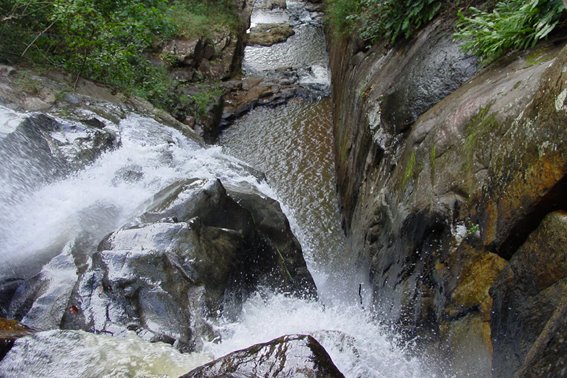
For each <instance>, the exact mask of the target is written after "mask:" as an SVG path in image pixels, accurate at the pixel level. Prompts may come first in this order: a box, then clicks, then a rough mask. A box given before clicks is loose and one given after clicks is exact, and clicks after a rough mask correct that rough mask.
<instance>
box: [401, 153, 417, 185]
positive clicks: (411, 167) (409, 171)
mask: <svg viewBox="0 0 567 378" xmlns="http://www.w3.org/2000/svg"><path fill="white" fill-rule="evenodd" d="M416 163H417V157H416V154H415V151H412V153H411V155H410V157H409V160H408V162H407V164H406V168H405V170H404V176H403V177H402V187H404V188H405V187H406V186H407V185H408V183H409V181H410V179H411V178H412V177H413V175H414V173H415V165H416Z"/></svg>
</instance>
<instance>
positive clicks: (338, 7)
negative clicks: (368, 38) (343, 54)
mask: <svg viewBox="0 0 567 378" xmlns="http://www.w3.org/2000/svg"><path fill="white" fill-rule="evenodd" d="M360 2H361V0H328V1H327V7H326V12H325V16H326V20H327V22H329V23H330V24H331V25H332V26H333V28H334V30H335V31H337V32H338V33H339V34H341V33H342V34H348V33H352V32H353V31H355V29H356V28H355V20H356V18H357V17H358V14H359V11H360Z"/></svg>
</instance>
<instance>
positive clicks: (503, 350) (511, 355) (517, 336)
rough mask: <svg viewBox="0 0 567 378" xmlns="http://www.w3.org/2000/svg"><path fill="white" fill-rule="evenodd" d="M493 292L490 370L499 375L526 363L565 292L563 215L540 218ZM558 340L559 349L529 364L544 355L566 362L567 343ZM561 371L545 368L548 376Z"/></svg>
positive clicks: (566, 269) (566, 230)
mask: <svg viewBox="0 0 567 378" xmlns="http://www.w3.org/2000/svg"><path fill="white" fill-rule="evenodd" d="M491 295H492V297H493V298H494V305H493V309H492V310H493V317H492V338H493V344H494V356H493V361H494V365H493V368H494V372H495V374H496V375H497V376H499V377H505V376H511V374H512V373H513V372H514V371H516V370H518V369H519V368H520V366H522V365H524V364H525V359H526V356H527V354H528V352H529V351H530V349H531V348H532V345H534V343H535V342H536V340H537V339H538V338H539V337H540V335H541V334H542V333H544V331H545V327H546V324H547V323H548V322H549V321H550V319H551V318H552V317H553V314H554V312H555V311H556V310H557V309H558V308H560V307H561V306H562V304H563V302H564V298H565V297H566V296H567V214H565V213H564V212H555V213H552V214H550V215H548V216H547V217H546V218H545V219H544V221H543V222H542V224H541V225H540V226H539V227H538V229H537V230H536V231H535V232H534V233H532V234H531V235H530V237H529V238H528V240H527V242H526V243H525V244H524V245H523V246H522V247H521V248H520V249H519V250H518V252H516V254H514V257H513V258H512V259H511V260H510V264H509V266H508V267H507V268H506V269H504V271H503V272H502V273H501V275H500V277H499V278H498V280H497V282H496V283H495V284H494V286H493V288H492V290H491ZM554 329H557V326H554ZM547 333H549V331H547ZM557 336H558V335H557ZM556 339H557V340H556V342H557V345H556V349H557V350H555V351H551V350H550V351H548V352H547V353H543V354H542V352H541V351H540V352H539V353H540V357H539V358H535V357H534V358H532V361H531V362H530V364H535V363H536V362H537V361H538V360H539V359H542V358H545V359H554V360H556V361H558V362H560V361H562V363H563V364H565V363H566V360H565V356H566V355H567V345H566V344H564V343H561V342H560V338H559V337H557V338H556ZM549 353H553V356H550V355H548V354H549ZM559 371H560V369H559V370H549V372H553V373H554V374H551V375H561V374H559Z"/></svg>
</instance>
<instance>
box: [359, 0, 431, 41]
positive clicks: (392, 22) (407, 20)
mask: <svg viewBox="0 0 567 378" xmlns="http://www.w3.org/2000/svg"><path fill="white" fill-rule="evenodd" d="M441 5H442V1H440V0H362V4H361V12H360V14H359V15H358V16H357V19H358V23H359V28H360V36H361V37H362V38H363V39H364V40H366V41H370V42H372V43H374V42H376V41H377V40H379V39H382V38H383V39H386V40H389V41H390V42H391V43H394V42H396V41H398V40H399V39H400V38H404V39H408V38H410V37H411V36H412V35H413V33H414V32H415V31H416V30H418V29H419V28H421V27H422V26H424V25H426V24H427V23H429V22H430V21H431V20H432V19H433V18H434V17H435V16H436V15H437V14H438V13H439V10H440V9H441Z"/></svg>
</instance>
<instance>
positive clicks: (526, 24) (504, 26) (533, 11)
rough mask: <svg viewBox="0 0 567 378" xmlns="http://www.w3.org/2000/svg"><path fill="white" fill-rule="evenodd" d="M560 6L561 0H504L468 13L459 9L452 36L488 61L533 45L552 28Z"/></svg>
mask: <svg viewBox="0 0 567 378" xmlns="http://www.w3.org/2000/svg"><path fill="white" fill-rule="evenodd" d="M563 10H564V6H563V2H562V0H528V1H526V0H505V1H500V2H498V3H497V4H496V6H495V8H494V10H493V11H492V12H485V11H482V10H480V9H477V8H474V7H471V8H469V11H470V16H465V15H464V14H463V13H462V12H460V11H459V14H458V16H459V21H458V22H457V32H456V33H455V34H454V36H455V38H456V39H460V40H463V41H464V43H463V46H462V47H463V49H464V50H465V51H468V52H471V53H473V54H475V55H477V56H479V57H480V58H481V59H482V61H483V63H485V64H487V63H490V62H492V61H493V60H495V59H497V58H499V57H501V56H502V55H504V54H505V53H506V52H508V51H510V50H523V49H527V48H529V47H533V46H534V45H535V44H536V43H537V42H538V41H539V40H541V39H544V38H545V37H547V36H548V35H549V33H551V32H552V31H553V29H554V28H555V27H556V26H557V24H558V23H559V20H560V17H561V14H562V12H563Z"/></svg>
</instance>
